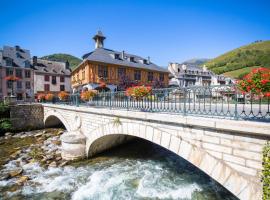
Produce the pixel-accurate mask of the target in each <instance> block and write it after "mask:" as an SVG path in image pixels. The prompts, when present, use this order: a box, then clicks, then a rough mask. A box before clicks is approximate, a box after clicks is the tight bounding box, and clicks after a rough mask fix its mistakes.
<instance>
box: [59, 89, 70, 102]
mask: <svg viewBox="0 0 270 200" xmlns="http://www.w3.org/2000/svg"><path fill="white" fill-rule="evenodd" d="M68 96H69V94H68V93H67V92H65V91H61V92H59V93H58V98H59V99H60V100H61V101H66V100H67V99H68Z"/></svg>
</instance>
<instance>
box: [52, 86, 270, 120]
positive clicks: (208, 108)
mask: <svg viewBox="0 0 270 200" xmlns="http://www.w3.org/2000/svg"><path fill="white" fill-rule="evenodd" d="M269 102H270V99H269V97H268V98H265V97H259V96H257V95H255V94H251V93H250V94H244V95H243V94H242V93H241V92H240V91H238V90H237V89H236V87H235V86H234V85H222V86H209V87H186V88H163V89H154V90H152V92H151V94H149V95H148V96H145V97H143V98H140V99H134V98H132V97H128V96H126V94H125V92H124V91H119V92H103V93H102V92H101V93H98V94H97V95H96V96H95V97H94V98H93V99H92V100H91V101H88V102H85V101H82V100H81V99H80V95H79V94H72V95H70V97H69V99H68V100H67V101H65V102H61V101H56V102H55V103H60V104H66V105H73V106H92V107H107V108H109V109H126V110H137V111H144V112H167V113H179V114H182V115H197V116H210V117H223V118H224V117H226V118H233V119H249V120H258V121H269V120H270V110H269Z"/></svg>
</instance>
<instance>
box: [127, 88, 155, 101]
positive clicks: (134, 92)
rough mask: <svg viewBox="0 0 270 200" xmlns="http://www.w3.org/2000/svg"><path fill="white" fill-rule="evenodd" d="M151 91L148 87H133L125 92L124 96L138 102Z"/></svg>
mask: <svg viewBox="0 0 270 200" xmlns="http://www.w3.org/2000/svg"><path fill="white" fill-rule="evenodd" d="M151 91H152V88H151V87H150V86H134V87H130V88H128V89H127V90H126V96H129V97H133V98H135V99H136V100H140V99H142V98H143V97H145V96H148V95H149V94H150V93H151Z"/></svg>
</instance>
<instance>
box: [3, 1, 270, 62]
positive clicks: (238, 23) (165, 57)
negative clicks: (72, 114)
mask: <svg viewBox="0 0 270 200" xmlns="http://www.w3.org/2000/svg"><path fill="white" fill-rule="evenodd" d="M0 7H1V9H0V10H1V12H0V46H3V45H12V46H13V45H20V46H22V47H23V48H26V49H30V50H31V54H32V55H37V56H43V55H47V54H52V53H59V52H61V53H69V54H72V55H75V56H78V57H81V56H82V55H83V54H84V53H87V52H90V51H92V50H93V48H94V43H93V41H92V36H93V35H94V34H95V33H96V31H97V30H98V29H99V28H100V29H101V30H102V32H103V33H104V35H105V36H106V37H107V39H106V40H105V47H106V48H111V49H114V50H119V51H122V50H125V51H127V52H129V53H133V54H137V55H140V56H145V57H147V56H150V57H151V60H152V61H154V62H155V63H156V64H159V65H162V66H167V64H168V62H182V61H184V60H187V59H191V58H213V57H216V56H218V55H220V54H222V53H224V52H226V51H228V50H231V49H234V48H236V47H239V46H241V45H245V44H248V43H251V42H253V41H255V40H269V39H270V11H269V8H270V1H269V0H265V1H264V0H256V1H255V0H254V1H249V0H245V1H242V0H224V1H223V0H220V1H219V0H201V1H199V0H163V1H161V0H140V1H139V0H138V1H131V0H126V1H123V0H118V1H116V0H114V1H113V0H111V1H110V0H103V1H101V0H100V1H98V0H96V1H86V0H65V1H61V0H58V1H56V0H55V1H54V0H39V1H37V0H24V1H21V0H20V1H18V0H0Z"/></svg>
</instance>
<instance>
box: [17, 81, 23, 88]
mask: <svg viewBox="0 0 270 200" xmlns="http://www.w3.org/2000/svg"><path fill="white" fill-rule="evenodd" d="M17 89H22V82H21V81H17Z"/></svg>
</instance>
